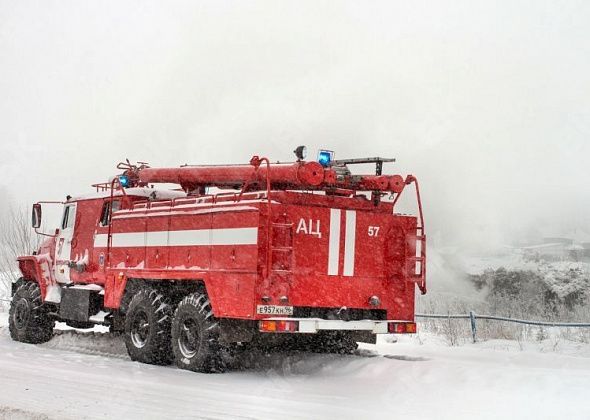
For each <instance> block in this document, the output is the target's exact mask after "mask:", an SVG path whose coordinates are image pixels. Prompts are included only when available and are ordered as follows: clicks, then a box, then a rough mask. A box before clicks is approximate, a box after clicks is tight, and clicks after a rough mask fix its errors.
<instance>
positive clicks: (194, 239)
mask: <svg viewBox="0 0 590 420" xmlns="http://www.w3.org/2000/svg"><path fill="white" fill-rule="evenodd" d="M210 237H211V232H210V229H200V230H171V231H170V233H169V238H170V239H169V241H170V242H169V243H170V246H191V245H209V238H210Z"/></svg>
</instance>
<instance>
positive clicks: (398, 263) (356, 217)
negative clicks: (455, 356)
mask: <svg viewBox="0 0 590 420" xmlns="http://www.w3.org/2000/svg"><path fill="white" fill-rule="evenodd" d="M304 152H305V148H304V147H302V146H301V147H298V148H297V149H296V151H295V153H296V155H297V161H296V162H292V163H271V162H270V161H269V160H268V159H267V158H259V157H257V156H254V157H253V158H252V159H251V161H250V164H248V165H215V166H188V165H185V166H181V167H178V168H151V167H149V166H148V165H147V164H145V163H138V164H136V165H134V164H130V163H129V161H127V162H126V163H121V164H119V165H118V166H117V168H118V169H119V170H120V171H122V173H120V174H119V175H117V176H115V177H113V178H112V179H111V181H110V182H108V183H104V184H95V185H94V187H95V189H96V191H95V192H93V193H91V194H88V195H82V196H79V197H70V196H68V197H67V199H66V201H65V202H63V203H61V204H63V216H62V219H61V224H60V225H59V227H58V228H57V229H56V230H55V232H54V233H52V234H51V235H47V234H45V235H47V236H49V238H48V239H47V240H46V241H45V242H44V243H43V244H42V245H41V246H40V249H39V250H37V251H36V252H33V255H27V256H22V257H19V258H18V263H19V267H20V271H21V272H22V278H21V279H19V281H18V282H16V283H15V284H14V285H13V298H12V304H11V307H10V318H9V329H10V334H11V337H12V338H13V339H14V340H18V341H22V342H28V343H40V342H44V341H47V340H49V339H50V338H51V336H52V333H53V328H54V324H55V322H56V321H62V322H66V323H67V324H68V325H70V326H72V327H75V328H90V327H92V326H93V325H96V324H102V325H107V326H109V327H110V329H111V330H112V331H118V332H121V333H122V334H123V335H124V338H125V342H126V346H127V350H128V352H129V356H130V357H131V359H132V360H137V361H141V362H145V363H153V364H166V363H171V362H172V361H174V362H175V363H176V364H177V365H178V366H179V367H180V368H184V369H189V370H194V371H200V372H212V371H220V370H222V369H223V366H224V361H223V360H224V359H223V354H224V353H225V352H226V351H228V349H231V348H233V347H234V346H248V345H256V344H260V345H267V346H273V345H274V346H279V345H286V344H290V345H296V346H297V345H298V346H304V347H306V348H311V349H316V350H317V349H319V350H321V351H350V350H352V349H354V348H356V343H357V342H373V343H374V342H375V339H376V338H375V337H376V336H375V335H376V334H387V333H413V332H415V331H416V324H415V323H414V297H415V285H417V286H418V288H419V289H420V291H421V292H422V293H426V285H425V267H426V266H425V262H426V261H425V258H426V248H425V241H426V239H425V235H424V223H423V217H422V206H421V203H420V193H419V189H418V182H417V181H416V178H414V177H413V176H411V175H408V176H406V177H405V178H404V177H402V176H400V175H384V174H382V168H383V164H384V163H386V162H391V161H394V160H393V159H382V158H368V159H347V160H335V159H334V158H333V152H330V151H320V153H319V158H318V160H317V161H305V160H304V157H305V156H304ZM354 164H374V165H375V174H370V175H355V174H352V173H351V171H350V169H349V167H350V166H351V165H354ZM160 184H176V187H175V188H168V189H165V188H155V186H156V185H160ZM410 184H414V186H415V192H416V198H417V204H418V205H417V208H418V216H417V217H415V216H408V215H401V214H397V213H395V207H396V203H397V201H398V199H399V198H400V196H401V195H402V193H403V192H404V191H406V189H407V187H408V186H409V185H410ZM47 203H50V202H39V203H36V204H34V206H33V212H32V223H33V227H34V228H35V229H36V230H37V229H38V228H39V227H40V225H41V215H42V204H47Z"/></svg>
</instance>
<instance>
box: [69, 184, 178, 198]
mask: <svg viewBox="0 0 590 420" xmlns="http://www.w3.org/2000/svg"><path fill="white" fill-rule="evenodd" d="M125 194H127V195H131V196H134V197H145V198H149V197H152V198H153V199H154V200H172V199H174V198H182V197H186V193H185V192H183V191H174V190H159V189H155V188H139V187H134V188H126V189H125ZM122 195H123V193H122V192H121V190H116V191H113V196H114V197H120V196H122ZM110 196H111V191H110V190H107V191H99V192H95V193H89V194H82V195H79V196H77V197H73V198H72V199H71V201H80V200H93V199H96V198H107V197H110Z"/></svg>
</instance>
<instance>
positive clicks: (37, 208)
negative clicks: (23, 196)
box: [31, 203, 41, 229]
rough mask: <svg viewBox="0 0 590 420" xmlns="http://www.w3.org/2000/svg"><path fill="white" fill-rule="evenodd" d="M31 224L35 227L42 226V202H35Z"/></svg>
mask: <svg viewBox="0 0 590 420" xmlns="http://www.w3.org/2000/svg"><path fill="white" fill-rule="evenodd" d="M31 224H32V226H33V228H35V229H38V228H39V227H41V204H39V203H37V204H33V212H32V213H31Z"/></svg>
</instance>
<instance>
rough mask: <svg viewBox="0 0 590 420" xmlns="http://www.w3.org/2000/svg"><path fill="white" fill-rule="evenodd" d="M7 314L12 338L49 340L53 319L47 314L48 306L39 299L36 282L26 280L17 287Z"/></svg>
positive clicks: (38, 289)
mask: <svg viewBox="0 0 590 420" xmlns="http://www.w3.org/2000/svg"><path fill="white" fill-rule="evenodd" d="M8 314H9V317H8V320H9V321H8V329H9V330H10V337H11V338H12V339H13V340H15V341H21V342H23V343H31V344H39V343H45V342H47V341H49V340H51V337H52V336H53V327H54V326H55V320H54V319H53V318H52V317H51V316H50V315H49V306H48V305H46V304H44V303H43V302H42V301H41V289H40V288H39V285H38V284H37V283H36V282H32V281H27V282H24V283H23V284H21V285H20V286H19V287H18V289H17V290H16V292H15V294H14V296H13V297H12V302H11V304H10V310H9V312H8Z"/></svg>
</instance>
